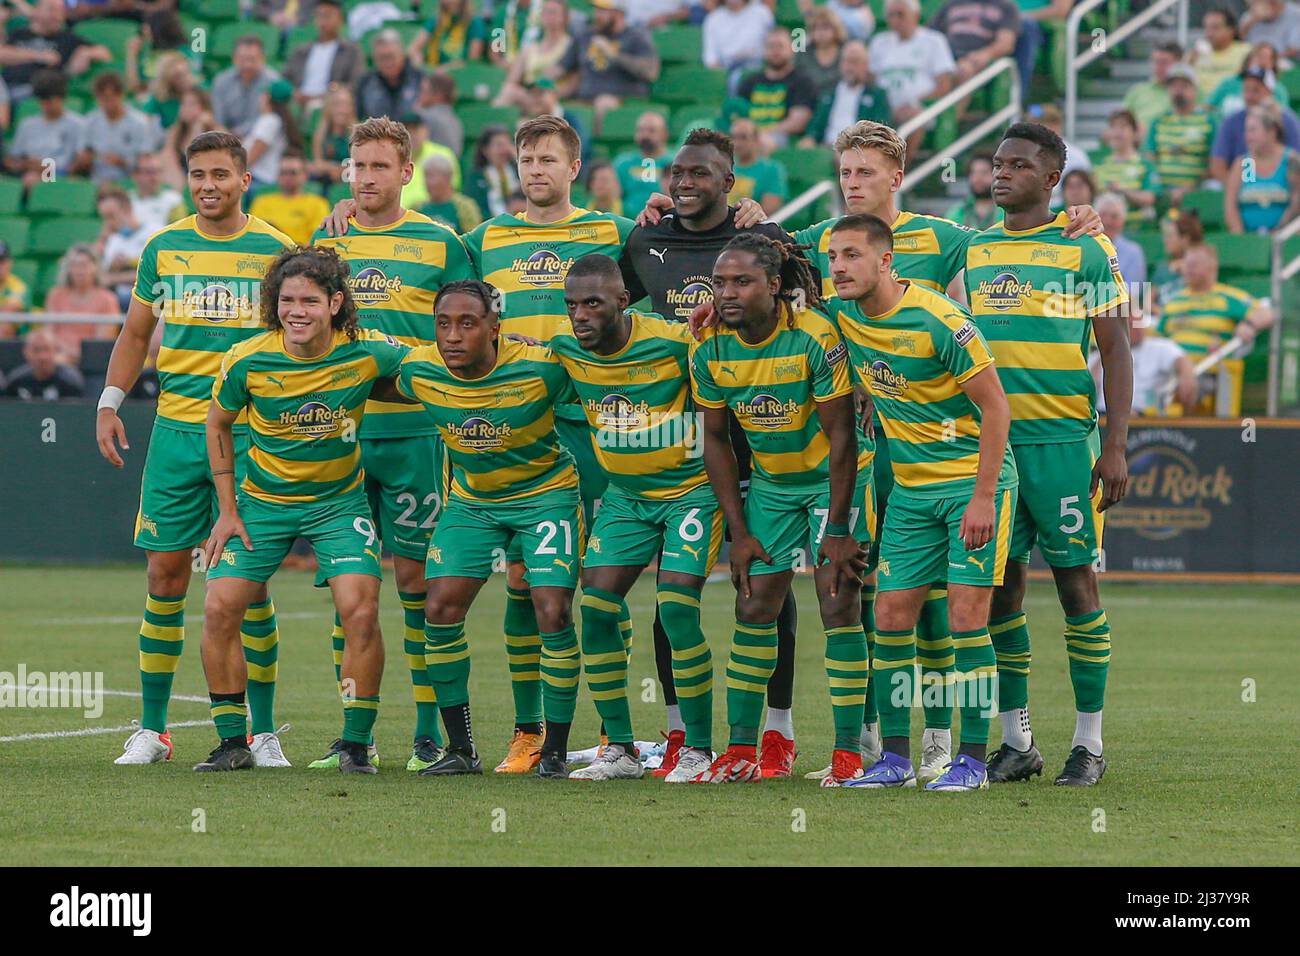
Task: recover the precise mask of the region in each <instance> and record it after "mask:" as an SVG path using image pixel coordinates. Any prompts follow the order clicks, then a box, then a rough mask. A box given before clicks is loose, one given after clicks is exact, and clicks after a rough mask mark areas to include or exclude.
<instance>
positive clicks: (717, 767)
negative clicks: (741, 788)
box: [691, 745, 763, 783]
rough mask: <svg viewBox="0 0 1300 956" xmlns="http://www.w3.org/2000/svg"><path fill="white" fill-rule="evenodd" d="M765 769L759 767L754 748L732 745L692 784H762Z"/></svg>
mask: <svg viewBox="0 0 1300 956" xmlns="http://www.w3.org/2000/svg"><path fill="white" fill-rule="evenodd" d="M762 780H763V768H762V767H760V766H759V764H758V760H757V758H756V755H755V753H754V748H753V747H745V746H736V745H732V746H730V747H728V748H727V749H726V751H724V752H723V754H722V756H720V757H719V758H718V759H717V760H715V761H713V763H712V764H710V765H709V767H708V769H706V770H705V771H704V772H703V773H701V774H700V775H699V776H697V777H695V779H694V780H692V781H691V782H692V783H761V782H762Z"/></svg>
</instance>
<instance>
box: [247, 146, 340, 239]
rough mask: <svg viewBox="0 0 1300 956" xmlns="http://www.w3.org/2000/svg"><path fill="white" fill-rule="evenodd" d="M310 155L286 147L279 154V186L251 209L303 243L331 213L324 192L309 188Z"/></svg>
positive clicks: (264, 194)
mask: <svg viewBox="0 0 1300 956" xmlns="http://www.w3.org/2000/svg"><path fill="white" fill-rule="evenodd" d="M306 185H307V159H306V157H305V156H303V154H302V150H298V149H286V150H285V151H284V155H283V156H281V157H280V175H279V177H278V179H277V180H276V186H277V188H276V189H274V190H271V191H268V192H264V193H262V194H261V195H259V196H258V197H257V198H256V199H254V200H253V205H252V206H251V207H250V208H249V210H248V211H249V213H251V214H252V215H254V216H256V217H257V218H258V219H264V220H266V221H267V222H269V223H270V224H271V225H273V226H275V228H276V229H279V230H280V231H281V232H282V233H284V234H285V235H286V236H288V237H289V238H290V239H292V240H293V241H294V242H296V243H298V245H300V246H306V245H310V244H311V234H312V232H314V231H315V229H316V227H317V226H319V225H320V224H321V221H322V220H324V219H325V217H326V216H328V215H329V213H330V204H329V203H328V202H327V201H326V200H325V197H324V196H320V195H318V194H316V193H313V192H307V191H306V189H304V187H305V186H306Z"/></svg>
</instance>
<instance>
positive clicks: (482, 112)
mask: <svg viewBox="0 0 1300 956" xmlns="http://www.w3.org/2000/svg"><path fill="white" fill-rule="evenodd" d="M456 115H457V116H459V117H460V123H461V126H463V127H464V129H465V141H466V142H472V141H473V140H476V139H478V136H479V134H480V133H481V132H483V130H485V129H487V127H489V126H504V127H505V128H506V129H508V130H510V134H511V135H512V136H513V135H514V132H515V124H516V123H517V122H519V110H518V109H516V108H515V107H513V106H490V105H489V104H487V103H467V104H465V105H464V106H461V107H459V108H458V109H457V110H456Z"/></svg>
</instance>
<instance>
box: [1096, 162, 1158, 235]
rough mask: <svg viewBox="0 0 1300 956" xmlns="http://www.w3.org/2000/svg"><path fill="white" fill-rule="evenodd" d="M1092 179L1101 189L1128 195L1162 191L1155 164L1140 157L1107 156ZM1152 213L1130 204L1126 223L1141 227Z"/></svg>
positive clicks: (1097, 167)
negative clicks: (1119, 157)
mask: <svg viewBox="0 0 1300 956" xmlns="http://www.w3.org/2000/svg"><path fill="white" fill-rule="evenodd" d="M1092 178H1093V180H1094V181H1095V182H1096V183H1097V186H1098V188H1100V189H1114V190H1118V191H1120V192H1126V193H1127V192H1159V190H1160V180H1159V178H1158V177H1157V176H1156V167H1155V164H1154V163H1152V162H1151V161H1150V160H1149V159H1146V158H1145V157H1143V156H1140V155H1134V156H1133V158H1131V159H1116V158H1115V157H1114V156H1107V157H1106V158H1105V159H1103V160H1102V161H1101V162H1100V163H1098V164H1097V165H1096V166H1094V167H1093V169H1092ZM1152 212H1153V210H1151V209H1143V208H1142V207H1141V206H1137V205H1134V204H1130V205H1129V209H1128V217H1127V218H1126V219H1125V220H1124V221H1125V222H1126V223H1127V224H1128V225H1130V226H1140V225H1142V223H1143V222H1145V221H1146V220H1148V219H1150V218H1151V214H1152Z"/></svg>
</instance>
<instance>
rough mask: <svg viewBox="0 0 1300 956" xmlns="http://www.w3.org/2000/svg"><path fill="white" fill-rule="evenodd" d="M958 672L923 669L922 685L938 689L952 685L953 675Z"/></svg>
mask: <svg viewBox="0 0 1300 956" xmlns="http://www.w3.org/2000/svg"><path fill="white" fill-rule="evenodd" d="M955 673H957V672H956V671H928V670H926V669H925V668H924V667H922V668H921V683H922V684H924V685H926V686H927V687H938V686H940V685H946V684H951V683H952V682H953V675H954V674H955Z"/></svg>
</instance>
